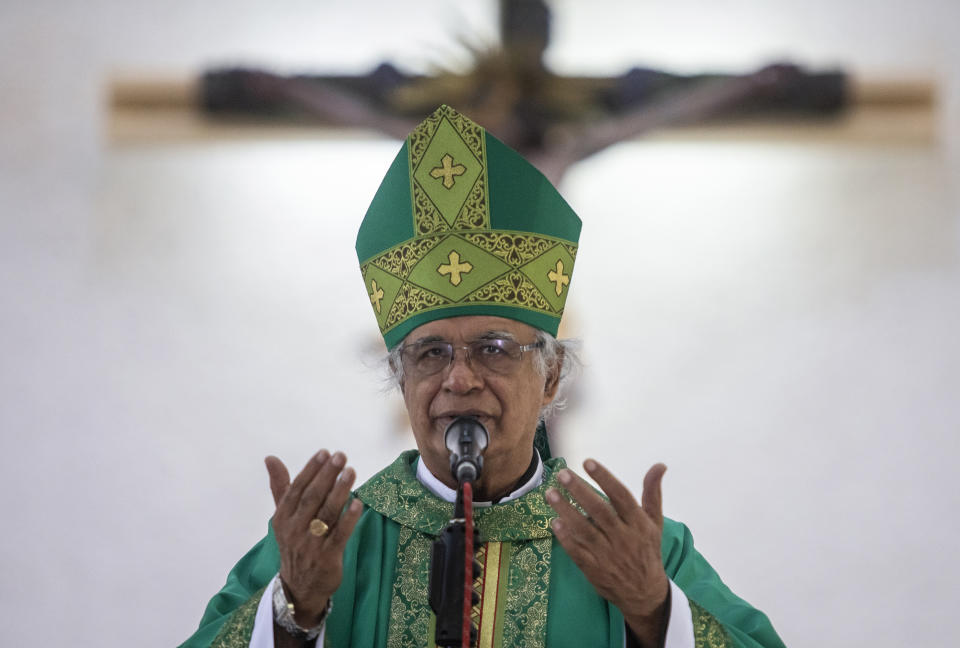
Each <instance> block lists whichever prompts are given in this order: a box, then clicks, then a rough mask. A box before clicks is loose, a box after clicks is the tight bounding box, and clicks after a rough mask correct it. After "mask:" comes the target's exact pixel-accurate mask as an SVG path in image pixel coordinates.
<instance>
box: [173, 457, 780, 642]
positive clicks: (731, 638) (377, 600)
mask: <svg viewBox="0 0 960 648" xmlns="http://www.w3.org/2000/svg"><path fill="white" fill-rule="evenodd" d="M417 457H418V454H417V452H416V451H409V452H405V453H403V454H402V455H401V456H400V457H399V458H398V459H397V460H396V461H395V462H394V463H393V464H391V465H390V466H389V467H387V468H386V469H385V470H383V471H381V472H380V473H378V474H377V475H375V476H374V477H373V478H372V479H370V481H368V482H367V483H365V484H364V485H363V486H361V487H360V488H359V489H357V491H356V493H355V494H356V496H357V497H358V498H360V500H362V501H363V503H364V504H365V505H366V509H365V511H364V513H363V516H362V517H361V519H360V522H359V523H358V525H357V527H356V529H355V530H354V532H353V536H352V537H351V538H350V541H349V543H348V544H347V547H346V551H345V555H344V569H343V582H342V584H341V585H340V588H339V589H338V590H337V592H336V594H335V595H334V597H333V611H332V612H331V614H330V616H329V618H328V620H327V625H326V635H325V642H326V646H330V647H336V648H343V647H348V646H349V647H353V648H414V647H416V648H433V647H434V643H433V633H434V617H433V613H432V612H431V610H430V607H429V605H428V603H427V582H428V577H429V571H430V547H431V542H432V541H433V539H434V537H436V536H437V535H439V533H440V531H441V529H443V527H444V526H445V525H446V524H447V523H448V522H449V520H450V517H451V516H452V514H453V504H451V503H448V502H445V501H443V500H441V499H439V498H438V497H436V496H435V495H433V494H432V493H430V492H429V491H428V490H427V489H426V488H425V487H424V486H423V485H422V484H421V483H420V482H419V481H417V479H416V475H415V470H416V459H417ZM564 467H565V463H564V461H563V460H562V459H550V460H548V461H546V462H545V463H544V476H543V483H542V484H541V485H540V486H539V487H538V488H536V489H534V490H533V491H531V492H529V493H527V494H526V495H524V496H522V497H520V498H517V499H515V500H512V501H509V502H504V503H501V504H495V505H493V506H490V507H489V508H475V509H474V518H475V524H476V527H477V529H478V530H479V532H480V538H481V543H482V544H481V546H480V548H479V550H478V557H477V559H478V561H479V562H480V563H481V565H483V570H482V572H483V574H482V576H481V577H480V578H478V579H477V582H476V583H475V586H476V588H477V591H478V592H480V595H481V600H480V603H479V604H478V605H477V606H476V607H475V608H474V621H475V622H476V624H477V625H478V627H479V629H480V635H479V643H478V645H479V646H480V647H481V648H499V647H500V646H516V647H522V648H537V647H540V646H550V647H551V648H564V647H567V646H569V647H571V648H573V647H576V648H584V647H591V648H594V647H598V648H599V647H606V646H609V647H610V648H623V646H624V621H623V616H622V615H621V614H620V611H619V610H617V608H616V607H614V606H613V605H612V604H610V603H609V602H607V601H606V600H604V599H603V598H601V597H600V595H599V594H597V592H596V590H594V588H593V586H592V585H590V583H589V582H588V581H587V579H586V577H585V576H584V574H583V572H581V571H580V569H579V568H578V567H577V566H576V565H575V564H574V563H573V561H572V560H571V559H570V557H569V556H568V555H567V554H566V552H565V551H564V550H563V548H562V547H561V546H560V544H559V543H557V542H556V541H555V540H554V538H553V535H552V533H551V531H550V528H551V527H550V522H551V520H552V519H553V518H554V517H556V514H555V513H554V511H553V509H552V508H550V506H549V505H547V503H546V501H545V500H544V497H543V496H544V493H545V492H546V489H547V488H549V487H551V486H553V487H557V488H560V486H559V484H558V483H557V480H556V474H557V471H558V470H560V469H561V468H564ZM561 490H562V489H561ZM662 553H663V564H664V568H665V569H666V572H667V575H668V576H669V577H670V579H671V580H672V581H673V582H674V583H676V584H677V585H678V586H679V587H680V589H681V590H683V592H684V594H685V595H686V596H687V598H688V599H689V601H690V608H691V612H692V615H693V625H694V633H695V637H696V645H697V647H698V648H699V647H700V646H710V647H713V646H744V647H755V646H766V647H775V646H783V643H782V642H781V641H780V638H779V637H778V636H777V634H776V632H774V630H773V627H772V626H771V625H770V622H769V621H768V620H767V617H766V616H765V615H764V614H763V613H762V612H760V611H758V610H755V609H754V608H753V607H751V606H750V605H749V604H748V603H746V602H745V601H743V600H742V599H740V598H738V597H737V596H736V595H734V594H733V593H732V592H731V591H730V590H729V589H728V588H727V587H726V585H724V584H723V582H722V581H721V580H720V578H719V577H718V576H717V574H716V572H714V571H713V569H712V568H711V567H710V565H709V564H707V561H706V560H704V559H703V557H702V556H700V554H699V553H697V551H696V550H695V549H694V548H693V539H692V537H691V535H690V532H689V531H688V530H687V528H686V527H685V526H684V525H682V524H680V523H678V522H674V521H672V520H669V519H667V520H664V529H663V544H662ZM279 567H280V558H279V554H278V552H277V545H276V541H275V540H274V537H273V532H272V530H270V531H269V532H268V534H267V537H266V538H264V539H263V540H261V541H260V542H259V543H258V544H257V545H256V546H255V547H254V548H253V549H252V550H251V551H250V552H249V553H248V554H247V555H246V556H244V557H243V558H242V559H241V560H240V562H238V563H237V565H236V566H235V567H234V569H233V571H231V572H230V575H229V576H228V577H227V583H226V585H225V586H224V587H223V589H222V590H220V592H219V593H218V594H217V595H216V596H214V597H213V599H211V601H210V603H209V605H208V606H207V610H206V612H205V614H204V615H203V619H202V620H201V622H200V628H199V629H198V630H197V632H196V633H195V634H194V635H193V636H192V637H191V638H190V639H188V640H187V641H186V643H184V644H183V646H185V647H186V648H200V647H204V648H205V647H207V646H213V647H215V648H239V647H240V646H247V645H248V643H249V641H250V634H251V632H252V630H253V623H254V616H255V614H256V609H257V605H258V603H259V601H260V598H261V596H262V594H263V591H264V588H265V587H266V585H267V583H269V581H270V580H271V579H272V578H273V576H274V575H275V574H276V573H277V571H278V570H279Z"/></svg>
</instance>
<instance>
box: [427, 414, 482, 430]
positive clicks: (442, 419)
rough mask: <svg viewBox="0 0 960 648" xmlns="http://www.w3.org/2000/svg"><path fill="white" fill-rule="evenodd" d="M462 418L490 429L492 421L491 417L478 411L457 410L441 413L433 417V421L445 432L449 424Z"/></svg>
mask: <svg viewBox="0 0 960 648" xmlns="http://www.w3.org/2000/svg"><path fill="white" fill-rule="evenodd" d="M462 416H467V417H470V418H474V419H476V420H477V421H478V422H480V424H481V425H483V426H484V427H487V428H489V427H490V422H491V421H492V420H493V417H492V416H490V415H489V414H487V413H486V412H481V411H479V410H462V411H460V410H457V411H447V412H443V413H441V414H440V415H439V416H434V417H433V421H434V423H435V424H436V425H437V426H438V427H439V428H441V429H443V430H446V429H447V427H449V426H450V424H451V423H453V422H454V421H455V420H456V419H458V418H460V417H462Z"/></svg>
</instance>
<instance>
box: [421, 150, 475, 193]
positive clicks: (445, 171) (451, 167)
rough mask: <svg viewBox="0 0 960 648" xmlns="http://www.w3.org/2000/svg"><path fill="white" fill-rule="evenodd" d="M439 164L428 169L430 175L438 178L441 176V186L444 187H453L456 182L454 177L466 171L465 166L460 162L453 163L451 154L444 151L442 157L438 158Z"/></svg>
mask: <svg viewBox="0 0 960 648" xmlns="http://www.w3.org/2000/svg"><path fill="white" fill-rule="evenodd" d="M440 164H441V166H438V167H434V168H432V169H430V177H431V178H436V179H437V180H439V179H440V178H443V187H444V188H445V189H453V187H454V185H455V184H456V183H457V181H456V180H454V178H455V177H456V176H462V175H463V174H464V173H466V172H467V167H465V166H463V165H462V164H456V165H455V164H454V163H453V156H452V155H450V154H449V153H446V154H445V155H444V156H443V157H442V158H440Z"/></svg>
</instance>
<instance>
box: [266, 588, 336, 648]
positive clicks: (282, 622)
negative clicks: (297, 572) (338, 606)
mask: <svg viewBox="0 0 960 648" xmlns="http://www.w3.org/2000/svg"><path fill="white" fill-rule="evenodd" d="M332 609H333V599H332V598H331V599H330V600H329V601H327V607H326V609H325V610H324V611H323V614H322V615H321V616H320V623H318V624H317V625H315V626H313V627H312V628H303V627H301V626H300V625H299V624H298V623H297V622H296V620H295V619H294V614H295V613H296V609H295V608H294V605H293V603H291V602H289V601H288V600H287V595H286V593H285V592H284V591H283V581H281V580H280V576H277V577H276V578H275V579H274V580H273V620H274V621H276V622H277V625H278V626H280V627H281V628H283V629H284V630H286V631H287V632H289V633H290V634H291V635H293V636H294V637H297V638H300V639H305V640H307V641H312V640H314V639H316V638H317V637H318V636H320V633H321V632H322V631H323V625H324V623H325V622H326V620H327V615H328V614H330V610H332Z"/></svg>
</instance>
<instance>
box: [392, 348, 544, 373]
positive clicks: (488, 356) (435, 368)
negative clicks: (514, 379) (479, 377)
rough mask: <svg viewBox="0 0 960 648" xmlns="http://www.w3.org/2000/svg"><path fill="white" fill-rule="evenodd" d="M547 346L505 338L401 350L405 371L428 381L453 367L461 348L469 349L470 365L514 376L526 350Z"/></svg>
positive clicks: (468, 360) (468, 359)
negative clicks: (429, 377) (458, 350)
mask: <svg viewBox="0 0 960 648" xmlns="http://www.w3.org/2000/svg"><path fill="white" fill-rule="evenodd" d="M542 346H543V342H534V343H532V344H520V343H518V342H514V341H513V340H507V339H504V338H489V339H481V340H474V341H473V342H471V343H470V344H467V345H465V346H455V345H453V344H450V343H449V342H442V341H430V342H414V343H413V344H406V345H404V346H403V347H402V348H401V349H400V359H401V361H402V362H403V371H404V373H405V374H407V375H408V376H410V377H411V378H425V377H427V376H432V375H434V374H436V373H440V372H441V371H443V370H444V369H446V368H447V367H449V366H450V365H452V364H453V358H454V356H455V355H456V352H457V349H466V351H467V362H468V363H469V362H471V361H473V363H475V364H474V365H473V366H474V367H477V368H481V369H484V370H487V371H489V372H491V373H495V374H510V373H512V372H513V371H515V370H516V369H517V367H518V366H520V360H521V358H523V354H524V352H525V351H532V350H533V349H539V348H541V347H542Z"/></svg>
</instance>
